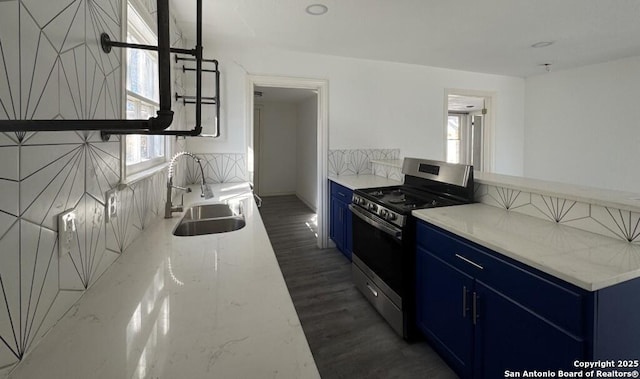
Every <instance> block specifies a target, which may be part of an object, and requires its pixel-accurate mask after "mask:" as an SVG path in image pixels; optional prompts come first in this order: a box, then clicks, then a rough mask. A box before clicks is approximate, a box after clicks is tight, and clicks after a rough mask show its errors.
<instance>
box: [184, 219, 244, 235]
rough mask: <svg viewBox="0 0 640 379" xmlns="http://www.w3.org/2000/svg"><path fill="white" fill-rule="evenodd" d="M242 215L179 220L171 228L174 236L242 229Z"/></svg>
mask: <svg viewBox="0 0 640 379" xmlns="http://www.w3.org/2000/svg"><path fill="white" fill-rule="evenodd" d="M245 225H246V224H245V221H244V217H242V216H233V217H222V218H212V219H207V220H198V221H193V220H185V219H183V220H182V221H180V223H179V224H178V226H176V228H175V229H174V230H173V235H174V236H200V235H203V234H215V233H225V232H232V231H234V230H238V229H242V228H243V227H244V226H245Z"/></svg>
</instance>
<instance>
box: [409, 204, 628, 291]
mask: <svg viewBox="0 0 640 379" xmlns="http://www.w3.org/2000/svg"><path fill="white" fill-rule="evenodd" d="M470 205H472V206H476V207H477V206H480V207H487V209H490V210H492V211H495V210H498V211H501V212H504V213H505V214H509V215H510V216H511V215H512V216H514V217H522V218H523V219H524V218H529V217H530V216H526V215H521V214H518V213H513V212H509V211H507V210H503V209H500V208H496V207H492V206H490V205H485V204H480V203H474V204H469V205H460V206H457V207H465V206H470ZM435 209H437V208H435ZM424 211H425V210H416V211H413V212H412V215H413V216H414V217H416V218H417V219H419V220H422V221H425V222H428V223H430V224H432V225H435V226H437V227H439V228H442V229H444V230H446V231H449V232H451V233H453V234H456V235H458V236H460V237H462V238H465V239H467V240H469V241H471V242H474V243H476V244H478V245H481V246H484V247H486V248H488V249H490V250H493V251H495V252H496V253H498V254H501V255H504V256H505V257H508V258H511V259H513V260H515V261H517V262H520V263H522V264H524V265H526V266H529V267H531V268H534V269H536V270H539V271H541V272H544V273H546V274H548V275H551V276H553V277H555V278H557V279H560V280H562V281H565V282H567V283H569V284H572V285H575V286H577V287H579V288H582V289H584V290H586V291H589V292H594V291H598V290H600V289H603V288H606V287H610V286H613V285H616V284H619V283H622V282H625V281H627V280H632V279H636V278H638V277H640V272H638V271H637V270H636V271H635V272H634V271H629V272H625V273H621V274H617V275H612V276H611V277H609V278H607V279H603V280H597V281H592V282H587V281H584V280H582V279H579V278H575V277H573V276H571V275H570V274H568V273H565V272H561V271H558V270H557V269H555V268H553V267H550V266H547V265H544V264H542V263H539V262H536V261H535V260H532V259H530V258H528V257H526V256H523V255H521V254H518V253H516V252H514V251H512V250H510V249H509V248H506V247H504V246H500V245H498V244H495V243H493V242H491V241H487V240H484V239H482V238H480V237H478V236H476V235H473V234H470V233H468V232H466V231H465V230H462V229H460V228H458V227H456V226H455V225H451V224H448V223H446V222H443V221H441V220H439V219H437V218H435V217H430V216H429V214H428V213H426V212H424ZM427 211H428V210H427ZM534 220H537V219H534ZM536 222H537V221H536ZM542 222H548V221H544V220H542ZM585 233H589V232H585ZM591 234H593V235H594V236H598V235H597V234H595V233H591ZM602 238H603V239H607V238H608V237H602ZM614 242H617V241H614Z"/></svg>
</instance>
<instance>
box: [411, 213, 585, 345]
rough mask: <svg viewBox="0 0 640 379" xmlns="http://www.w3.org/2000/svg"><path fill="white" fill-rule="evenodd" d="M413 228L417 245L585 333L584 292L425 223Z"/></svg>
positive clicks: (563, 325) (550, 318)
mask: <svg viewBox="0 0 640 379" xmlns="http://www.w3.org/2000/svg"><path fill="white" fill-rule="evenodd" d="M417 228H418V230H417V241H418V245H420V246H422V247H423V248H425V249H427V250H429V251H431V252H432V253H434V254H435V255H436V256H438V257H440V258H441V259H443V260H444V261H446V262H449V263H450V264H451V265H453V266H454V267H456V268H458V269H460V270H462V271H464V272H466V273H468V274H469V275H471V276H473V277H474V278H475V279H476V280H478V281H480V282H481V283H482V284H484V285H486V286H488V287H491V288H493V289H494V290H495V291H497V292H499V293H502V294H503V295H504V296H506V297H508V298H511V299H512V300H513V301H515V302H517V303H519V304H520V305H522V306H523V307H525V308H527V309H529V310H530V311H531V312H534V313H536V314H538V315H540V316H542V317H544V318H545V319H547V320H548V321H549V322H551V323H553V324H555V325H557V326H559V327H560V328H562V329H564V330H566V331H568V332H570V333H571V334H573V335H576V336H583V335H585V327H586V325H585V324H584V319H583V314H584V312H585V309H586V308H585V307H586V301H587V296H586V293H585V291H583V290H581V289H579V288H577V287H575V286H573V285H571V284H569V283H565V282H562V281H561V280H559V279H557V278H554V277H551V276H550V275H548V274H545V273H543V272H541V271H539V270H536V269H534V268H532V267H529V266H526V265H524V264H522V263H520V262H516V261H514V260H513V259H510V258H508V257H505V256H503V255H501V254H499V253H496V252H493V251H491V250H488V249H486V248H483V247H481V246H479V245H476V244H474V243H473V242H470V241H467V240H465V239H463V238H462V237H458V236H455V235H453V234H450V233H447V232H445V231H442V230H439V229H436V228H434V227H431V226H429V225H427V224H425V223H422V222H418V223H417Z"/></svg>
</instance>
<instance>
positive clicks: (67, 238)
mask: <svg viewBox="0 0 640 379" xmlns="http://www.w3.org/2000/svg"><path fill="white" fill-rule="evenodd" d="M77 232H78V231H77V224H76V210H75V209H70V210H66V211H64V212H62V213H60V214H59V215H58V256H59V257H63V256H65V255H66V254H70V253H71V246H72V244H73V241H74V240H75V239H76V233H77Z"/></svg>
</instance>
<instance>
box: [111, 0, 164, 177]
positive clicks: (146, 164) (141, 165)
mask: <svg viewBox="0 0 640 379" xmlns="http://www.w3.org/2000/svg"><path fill="white" fill-rule="evenodd" d="M129 7H131V8H132V9H133V10H134V11H135V12H136V14H137V16H138V18H139V19H140V21H142V23H144V25H145V27H146V28H147V29H148V32H150V33H146V34H147V35H146V36H145V31H140V30H138V28H130V26H129V21H130V20H129ZM122 9H123V23H122V35H123V36H124V39H127V36H128V33H131V34H132V35H134V37H135V38H136V39H138V40H140V41H141V42H140V43H147V42H146V41H148V40H153V41H152V42H149V43H148V44H157V33H155V32H153V30H154V24H155V23H154V22H151V21H152V20H153V17H152V16H151V15H150V14H148V13H149V12H148V11H147V10H146V8H145V7H144V5H143V4H142V3H141V2H139V1H137V0H125V1H123V2H122ZM151 36H152V37H151ZM127 54H128V49H122V58H121V59H122V62H123V65H122V82H121V83H122V90H123V91H122V93H123V96H122V114H123V117H124V118H127V102H128V100H129V98H133V99H135V100H137V101H139V102H142V103H146V104H148V105H152V106H153V107H154V108H155V109H156V110H157V109H159V107H160V105H159V102H158V101H155V100H153V99H149V98H147V97H145V96H142V95H140V94H138V93H135V92H132V91H129V90H128V89H127V79H128V77H127V76H128V57H127ZM127 137H128V135H126V134H125V135H122V137H121V138H120V157H121V166H120V167H121V172H122V181H123V182H126V181H128V179H130V177H131V176H132V175H138V174H141V173H143V172H145V171H148V170H153V169H156V168H158V169H159V168H161V167H163V166H164V165H166V163H167V162H168V161H169V156H170V147H171V145H170V142H169V139H168V138H166V136H165V137H162V138H163V139H164V141H163V142H164V155H163V156H161V157H155V158H151V159H149V160H146V161H142V162H138V163H134V164H130V165H128V164H127Z"/></svg>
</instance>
